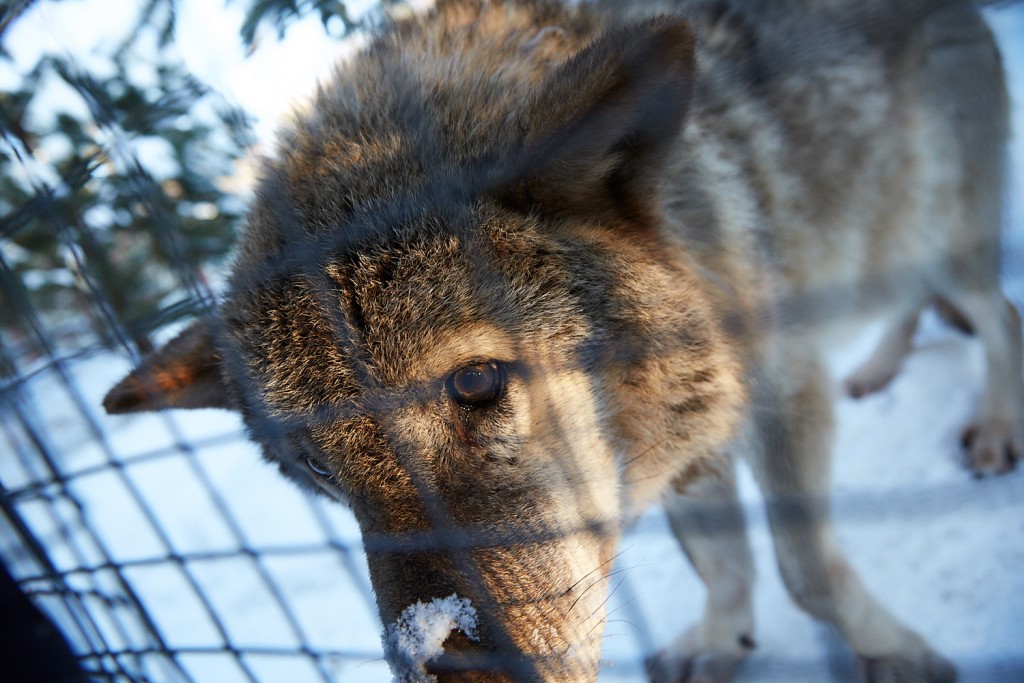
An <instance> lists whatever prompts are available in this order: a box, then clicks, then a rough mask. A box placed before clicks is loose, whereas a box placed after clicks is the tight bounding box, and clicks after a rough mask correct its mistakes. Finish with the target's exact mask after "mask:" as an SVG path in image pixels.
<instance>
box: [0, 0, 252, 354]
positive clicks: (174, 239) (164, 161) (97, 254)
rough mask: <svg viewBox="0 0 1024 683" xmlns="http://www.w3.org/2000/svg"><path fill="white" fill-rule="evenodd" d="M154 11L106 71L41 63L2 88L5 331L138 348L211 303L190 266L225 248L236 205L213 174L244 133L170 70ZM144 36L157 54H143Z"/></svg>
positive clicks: (224, 108) (58, 60)
mask: <svg viewBox="0 0 1024 683" xmlns="http://www.w3.org/2000/svg"><path fill="white" fill-rule="evenodd" d="M154 5H155V3H150V5H149V6H147V8H146V10H147V11H145V12H144V13H143V15H142V21H141V22H140V27H139V30H138V31H136V32H134V33H133V38H132V39H131V40H129V41H128V42H126V43H125V44H124V45H122V46H120V47H119V48H118V49H117V50H116V52H115V54H113V55H111V56H110V58H109V59H110V64H109V70H107V69H105V71H108V72H107V73H104V74H103V75H97V74H95V73H90V72H88V71H86V70H84V69H83V68H81V67H79V66H77V65H76V64H73V63H71V62H70V61H69V60H68V59H66V58H64V57H61V56H55V55H46V56H44V57H43V58H42V59H41V60H40V61H39V63H38V64H36V65H35V67H34V68H32V69H31V71H29V72H28V73H24V74H20V75H19V78H20V83H19V84H18V85H17V86H16V87H15V88H12V89H9V90H8V91H7V92H4V93H2V94H0V134H2V136H3V142H4V144H3V145H2V146H0V240H2V243H0V245H2V252H0V256H2V263H0V266H2V267H3V269H4V270H5V271H7V277H6V278H5V280H6V282H5V284H7V285H9V286H8V287H5V296H4V297H3V298H2V299H0V316H2V320H3V321H4V326H5V327H14V328H16V329H18V330H20V331H21V332H23V333H29V332H30V331H31V327H32V326H33V325H39V324H40V323H39V318H40V317H42V318H44V319H46V321H47V326H48V327H50V326H53V325H59V324H60V323H66V322H69V321H72V322H74V321H81V320H89V321H91V322H92V329H93V330H94V331H95V332H96V333H97V335H98V336H99V338H100V339H101V340H102V341H103V342H105V343H107V344H113V343H115V342H117V341H120V342H122V343H125V342H127V341H130V342H131V343H133V344H134V346H135V347H137V348H138V349H140V350H142V351H146V350H148V349H149V348H150V341H149V336H150V333H151V332H152V331H153V330H154V329H156V328H157V327H159V326H160V325H162V324H164V323H165V322H168V321H169V320H171V319H174V318H176V317H180V316H182V315H185V314H187V313H190V312H193V309H195V308H197V307H203V306H205V305H208V303H209V298H210V297H209V295H208V293H207V287H206V285H205V282H204V281H203V277H202V269H201V267H202V266H203V265H205V264H207V263H210V262H213V261H217V260H218V259H221V258H223V257H224V256H225V254H226V253H227V252H228V250H229V249H230V246H231V242H232V233H233V229H234V226H235V224H236V223H237V221H238V219H239V216H240V213H241V210H242V207H241V204H240V202H239V200H238V199H237V198H235V197H233V196H230V195H229V194H227V193H225V192H224V191H223V190H221V189H219V188H218V186H217V180H218V179H219V178H224V177H227V176H229V175H231V174H232V173H233V171H234V169H233V164H234V162H235V161H236V160H238V159H239V158H241V156H242V155H243V153H244V149H245V146H246V145H247V144H248V142H249V132H248V130H249V126H248V121H247V119H246V116H245V115H244V114H243V113H242V112H240V111H238V110H236V109H233V108H232V107H230V106H228V105H227V104H226V103H225V102H223V101H222V100H221V99H219V98H218V97H217V96H216V95H215V94H213V93H211V92H210V91H209V89H207V88H206V87H205V86H203V84H201V83H200V82H198V81H197V80H196V79H195V78H194V77H193V76H192V75H191V74H189V73H188V72H187V70H185V68H184V67H183V66H182V65H181V63H180V61H179V60H178V59H177V57H176V56H175V54H174V51H173V50H172V49H169V48H170V41H171V38H172V36H173V31H172V30H170V28H169V26H170V25H171V23H170V19H164V20H163V21H162V22H157V21H155V13H154V12H153V11H152V9H153V7H154ZM169 16H171V17H173V14H170V15H169ZM147 29H148V30H155V31H156V32H157V34H158V36H159V38H158V40H157V41H155V44H156V46H157V47H156V48H155V49H152V47H150V49H148V50H142V49H140V48H139V47H138V45H137V44H136V41H135V38H137V37H138V36H139V35H141V32H142V31H143V30H147ZM140 53H143V54H140ZM0 59H2V60H5V61H7V62H8V65H9V66H13V63H12V60H11V59H10V57H9V56H8V55H6V54H0ZM55 93H59V94H55ZM55 103H56V104H55ZM12 288H13V291H12ZM17 290H20V291H17ZM33 321H35V322H33ZM63 327H67V326H66V325H64V326H63ZM72 327H73V325H72ZM119 337H120V338H119Z"/></svg>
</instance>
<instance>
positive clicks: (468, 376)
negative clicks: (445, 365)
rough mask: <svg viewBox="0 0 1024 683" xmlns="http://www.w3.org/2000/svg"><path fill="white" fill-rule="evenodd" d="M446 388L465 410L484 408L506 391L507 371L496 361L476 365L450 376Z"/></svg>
mask: <svg viewBox="0 0 1024 683" xmlns="http://www.w3.org/2000/svg"><path fill="white" fill-rule="evenodd" d="M445 388H446V389H447V390H448V395H449V396H451V397H452V400H453V401H455V402H456V403H458V404H459V405H460V406H462V407H463V408H482V407H484V406H487V405H490V404H491V403H494V402H495V401H496V400H498V398H499V397H500V396H501V392H502V391H504V389H505V369H504V367H502V366H501V365H499V364H498V363H496V362H494V361H489V362H487V363H475V364H473V365H467V366H466V367H464V368H460V369H458V370H456V371H455V372H453V373H452V374H451V375H449V376H448V380H447V381H446V382H445Z"/></svg>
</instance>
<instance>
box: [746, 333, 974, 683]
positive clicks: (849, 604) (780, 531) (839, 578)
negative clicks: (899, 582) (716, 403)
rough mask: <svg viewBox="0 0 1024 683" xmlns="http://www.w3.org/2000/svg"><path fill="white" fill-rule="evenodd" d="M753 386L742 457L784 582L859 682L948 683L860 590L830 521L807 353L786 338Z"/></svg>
mask: <svg viewBox="0 0 1024 683" xmlns="http://www.w3.org/2000/svg"><path fill="white" fill-rule="evenodd" d="M785 346H786V351H785V352H783V353H781V354H780V356H784V357H780V358H778V359H776V360H777V362H775V363H773V364H772V367H773V368H774V369H775V370H774V371H772V369H770V368H769V370H768V371H766V372H765V373H764V374H763V376H762V377H760V378H759V381H758V382H757V384H756V392H757V393H756V394H755V397H754V407H753V409H752V420H753V439H752V440H753V441H754V442H755V443H754V444H753V447H752V449H751V452H750V463H751V466H752V467H753V469H754V474H755V476H756V477H757V479H758V482H759V484H760V486H761V489H762V491H763V492H764V496H765V500H766V505H767V509H768V519H769V522H770V525H771V530H772V537H773V540H774V542H775V552H776V556H777V560H778V564H779V569H780V573H781V576H782V579H783V582H784V583H785V585H786V588H787V589H788V591H789V593H790V595H791V596H792V598H793V600H794V601H795V602H796V603H797V604H798V605H799V606H800V607H801V608H802V609H803V610H805V611H806V612H808V613H809V614H811V615H812V616H814V617H816V618H818V619H821V620H823V621H827V622H830V623H832V624H833V625H835V626H836V627H837V628H838V630H839V632H840V633H841V634H842V635H843V636H844V637H845V639H846V641H847V642H848V643H849V645H850V647H851V648H852V649H853V651H854V653H855V654H856V655H857V657H858V659H859V661H860V663H861V672H862V677H863V679H864V680H865V681H867V683H952V682H953V681H955V680H956V671H955V669H954V668H953V666H952V665H951V664H950V663H949V662H947V661H946V660H945V659H944V658H943V657H942V656H940V655H939V654H937V653H936V652H935V651H933V650H932V649H931V648H930V647H929V646H928V644H927V643H925V641H924V640H923V639H922V638H921V637H920V636H919V635H918V634H916V633H914V632H913V631H912V630H910V629H909V628H907V627H906V626H904V625H903V624H901V623H900V622H899V621H898V620H897V619H896V618H895V617H893V616H892V614H890V613H889V611H888V610H887V609H885V607H883V606H882V605H881V604H880V603H879V602H878V601H877V600H875V598H873V597H872V596H871V595H870V594H869V593H868V592H867V590H866V589H865V587H864V585H863V583H862V582H861V580H860V577H859V576H858V575H857V573H856V572H855V570H854V569H853V567H852V566H851V565H850V563H849V561H848V560H847V559H846V557H845V556H844V554H843V552H842V550H841V549H840V547H839V543H838V541H837V539H836V537H835V532H834V529H833V528H832V525H831V522H830V519H829V505H828V489H829V480H830V474H831V473H830V454H831V448H832V406H831V401H830V396H829V391H828V386H829V385H828V382H827V379H826V376H825V373H824V372H823V371H822V369H821V365H820V363H818V362H815V360H814V358H815V356H814V355H813V353H812V352H810V351H809V350H806V349H804V350H801V349H800V348H799V346H798V344H794V343H787V344H786V345H785Z"/></svg>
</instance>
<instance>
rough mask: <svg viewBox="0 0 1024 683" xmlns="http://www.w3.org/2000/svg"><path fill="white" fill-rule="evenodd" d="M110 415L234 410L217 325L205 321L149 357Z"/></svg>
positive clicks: (120, 389)
mask: <svg viewBox="0 0 1024 683" xmlns="http://www.w3.org/2000/svg"><path fill="white" fill-rule="evenodd" d="M103 407H104V408H105V409H106V411H107V412H108V413H137V412H143V411H150V410H161V409H163V408H234V406H233V404H232V403H231V400H230V398H229V395H228V392H227V390H226V387H225V385H224V382H223V380H222V379H221V358H220V355H219V354H218V352H217V349H216V345H215V344H214V336H213V321H212V320H210V319H206V318H204V319H200V320H197V321H196V322H194V323H192V324H191V325H189V326H188V327H187V328H186V329H185V330H184V331H183V332H182V333H181V334H179V335H178V336H177V337H175V338H174V339H172V340H171V341H170V342H168V343H167V345H166V346H164V347H163V348H162V349H160V350H159V351H157V352H156V353H153V354H152V355H150V356H147V357H146V358H145V359H144V360H143V361H142V364H141V365H140V366H139V367H137V368H136V369H134V370H132V371H131V373H129V374H128V376H127V377H125V378H124V379H123V380H121V381H120V382H118V383H117V385H116V386H115V387H114V388H113V389H111V390H110V391H109V392H108V393H107V396H106V398H104V399H103Z"/></svg>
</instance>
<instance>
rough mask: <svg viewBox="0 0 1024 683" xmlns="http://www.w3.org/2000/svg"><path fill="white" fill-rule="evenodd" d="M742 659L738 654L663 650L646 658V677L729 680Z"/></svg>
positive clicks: (674, 682)
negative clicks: (689, 653) (691, 653)
mask: <svg viewBox="0 0 1024 683" xmlns="http://www.w3.org/2000/svg"><path fill="white" fill-rule="evenodd" d="M743 659H744V658H743V657H742V656H739V655H727V654H721V653H704V654H695V655H683V654H681V653H679V652H674V651H670V650H662V651H661V652H658V653H657V654H655V655H652V656H651V657H648V658H647V661H646V665H647V677H648V678H649V679H650V680H651V683H732V680H733V677H734V676H735V675H736V669H737V668H739V665H740V663H741V662H742V661H743Z"/></svg>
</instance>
